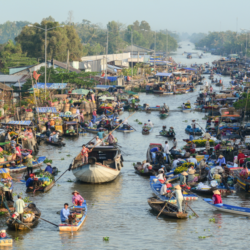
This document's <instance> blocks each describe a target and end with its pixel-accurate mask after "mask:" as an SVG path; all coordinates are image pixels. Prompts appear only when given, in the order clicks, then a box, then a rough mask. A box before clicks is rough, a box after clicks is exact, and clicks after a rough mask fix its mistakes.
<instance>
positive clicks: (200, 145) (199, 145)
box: [188, 140, 215, 148]
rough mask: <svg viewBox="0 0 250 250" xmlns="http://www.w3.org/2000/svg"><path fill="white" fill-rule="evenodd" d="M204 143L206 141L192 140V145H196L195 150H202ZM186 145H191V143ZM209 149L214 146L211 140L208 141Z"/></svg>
mask: <svg viewBox="0 0 250 250" xmlns="http://www.w3.org/2000/svg"><path fill="white" fill-rule="evenodd" d="M206 141H207V140H193V143H194V144H195V145H196V147H197V148H202V147H205V146H206ZM188 143H190V144H191V141H189V142H188ZM209 144H210V147H211V146H215V142H214V141H213V140H209Z"/></svg>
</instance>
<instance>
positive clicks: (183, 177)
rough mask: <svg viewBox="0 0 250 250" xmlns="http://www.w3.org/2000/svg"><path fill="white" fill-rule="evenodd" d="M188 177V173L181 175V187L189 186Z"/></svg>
mask: <svg viewBox="0 0 250 250" xmlns="http://www.w3.org/2000/svg"><path fill="white" fill-rule="evenodd" d="M187 176H188V173H187V172H186V171H184V172H182V173H181V175H180V185H181V186H186V185H187Z"/></svg>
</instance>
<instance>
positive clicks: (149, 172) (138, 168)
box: [134, 162, 157, 176]
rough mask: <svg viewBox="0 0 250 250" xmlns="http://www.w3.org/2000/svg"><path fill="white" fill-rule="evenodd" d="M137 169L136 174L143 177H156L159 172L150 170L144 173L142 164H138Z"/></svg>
mask: <svg viewBox="0 0 250 250" xmlns="http://www.w3.org/2000/svg"><path fill="white" fill-rule="evenodd" d="M134 168H135V172H136V173H137V174H139V175H141V176H155V175H156V174H157V172H156V171H155V170H153V169H152V170H149V171H148V172H146V173H144V172H142V170H141V169H142V164H141V163H140V162H137V164H135V166H134Z"/></svg>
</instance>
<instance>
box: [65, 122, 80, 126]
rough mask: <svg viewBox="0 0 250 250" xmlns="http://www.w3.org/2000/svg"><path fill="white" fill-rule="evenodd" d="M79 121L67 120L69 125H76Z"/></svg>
mask: <svg viewBox="0 0 250 250" xmlns="http://www.w3.org/2000/svg"><path fill="white" fill-rule="evenodd" d="M77 123H78V122H65V124H67V125H76V124H77Z"/></svg>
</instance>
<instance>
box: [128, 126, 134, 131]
mask: <svg viewBox="0 0 250 250" xmlns="http://www.w3.org/2000/svg"><path fill="white" fill-rule="evenodd" d="M128 126H130V127H131V128H133V129H134V130H135V131H136V129H135V128H134V127H132V126H131V125H128Z"/></svg>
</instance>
